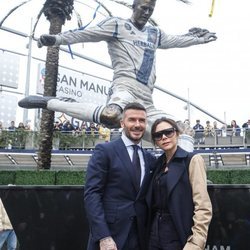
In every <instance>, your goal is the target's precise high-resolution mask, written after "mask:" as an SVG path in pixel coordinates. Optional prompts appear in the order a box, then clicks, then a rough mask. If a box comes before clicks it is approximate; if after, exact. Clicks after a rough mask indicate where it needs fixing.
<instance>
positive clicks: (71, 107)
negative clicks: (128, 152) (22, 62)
mask: <svg viewBox="0 0 250 250" xmlns="http://www.w3.org/2000/svg"><path fill="white" fill-rule="evenodd" d="M18 105H19V106H20V107H22V108H27V109H34V108H43V109H48V110H51V111H57V112H63V113H65V114H67V115H69V116H72V117H75V118H77V119H80V120H83V121H86V122H96V123H103V124H105V125H106V126H107V127H109V128H118V127H120V119H121V113H122V109H121V107H120V106H118V105H116V104H109V105H107V106H104V105H101V106H98V105H96V104H92V103H89V102H88V103H87V102H86V103H78V102H76V101H75V100H74V99H72V98H67V97H61V98H58V97H52V96H32V95H31V96H28V97H25V98H24V99H22V100H20V101H19V102H18Z"/></svg>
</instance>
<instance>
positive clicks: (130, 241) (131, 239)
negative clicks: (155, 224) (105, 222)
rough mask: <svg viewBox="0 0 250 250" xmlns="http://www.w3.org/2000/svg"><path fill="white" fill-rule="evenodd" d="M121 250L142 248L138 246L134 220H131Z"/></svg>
mask: <svg viewBox="0 0 250 250" xmlns="http://www.w3.org/2000/svg"><path fill="white" fill-rule="evenodd" d="M122 250H144V249H141V248H140V245H139V238H138V230H137V223H136V220H135V219H134V220H133V223H132V225H131V228H130V231H129V234H128V238H127V240H126V243H125V245H124V247H123V248H122Z"/></svg>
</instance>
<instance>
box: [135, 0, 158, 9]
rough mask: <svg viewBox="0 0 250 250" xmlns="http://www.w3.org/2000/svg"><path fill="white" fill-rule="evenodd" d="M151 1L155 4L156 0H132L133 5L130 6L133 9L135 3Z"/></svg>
mask: <svg viewBox="0 0 250 250" xmlns="http://www.w3.org/2000/svg"><path fill="white" fill-rule="evenodd" d="M150 2H151V3H153V4H154V5H155V3H156V0H134V2H133V5H132V8H133V9H134V7H135V6H136V5H137V4H141V3H150Z"/></svg>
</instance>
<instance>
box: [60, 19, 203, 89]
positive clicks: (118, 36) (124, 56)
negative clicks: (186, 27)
mask: <svg viewBox="0 0 250 250" xmlns="http://www.w3.org/2000/svg"><path fill="white" fill-rule="evenodd" d="M99 41H106V42H107V44H108V51H109V55H110V58H111V62H112V67H113V69H114V77H113V80H114V82H119V78H122V79H123V80H124V78H128V81H129V79H130V78H132V79H133V80H135V79H136V80H137V81H138V82H140V83H142V84H143V85H145V86H147V87H148V88H149V89H150V90H151V91H152V90H153V87H154V83H155V79H156V76H155V53H156V49H157V48H161V49H168V48H176V47H187V46H190V45H195V44H200V43H203V42H204V40H203V38H198V37H196V36H192V35H190V34H186V35H180V36H176V35H174V36H173V35H167V34H166V33H164V32H163V31H162V30H161V29H159V28H158V27H154V26H145V27H144V28H143V29H142V30H139V29H137V28H136V27H135V26H134V25H133V23H132V22H131V21H130V20H129V19H122V18H118V17H111V18H107V19H105V20H104V21H102V22H100V23H99V24H98V25H96V26H94V27H89V28H87V29H84V30H81V29H79V30H74V31H68V32H64V33H62V34H59V35H57V36H56V44H57V45H60V44H64V45H66V44H73V43H81V42H82V43H85V42H99Z"/></svg>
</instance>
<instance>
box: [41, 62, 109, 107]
mask: <svg viewBox="0 0 250 250" xmlns="http://www.w3.org/2000/svg"><path fill="white" fill-rule="evenodd" d="M38 67H39V69H38V70H39V74H38V81H37V94H40V95H43V92H44V80H45V66H44V64H39V65H38ZM110 85H111V82H110V81H108V80H105V79H102V78H99V77H95V76H91V75H88V74H85V73H80V72H76V71H73V70H69V69H65V68H62V67H59V70H58V76H57V93H56V96H57V97H69V98H72V99H75V100H76V101H77V102H90V103H95V104H97V105H103V104H105V103H106V100H107V95H108V91H109V88H110Z"/></svg>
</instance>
